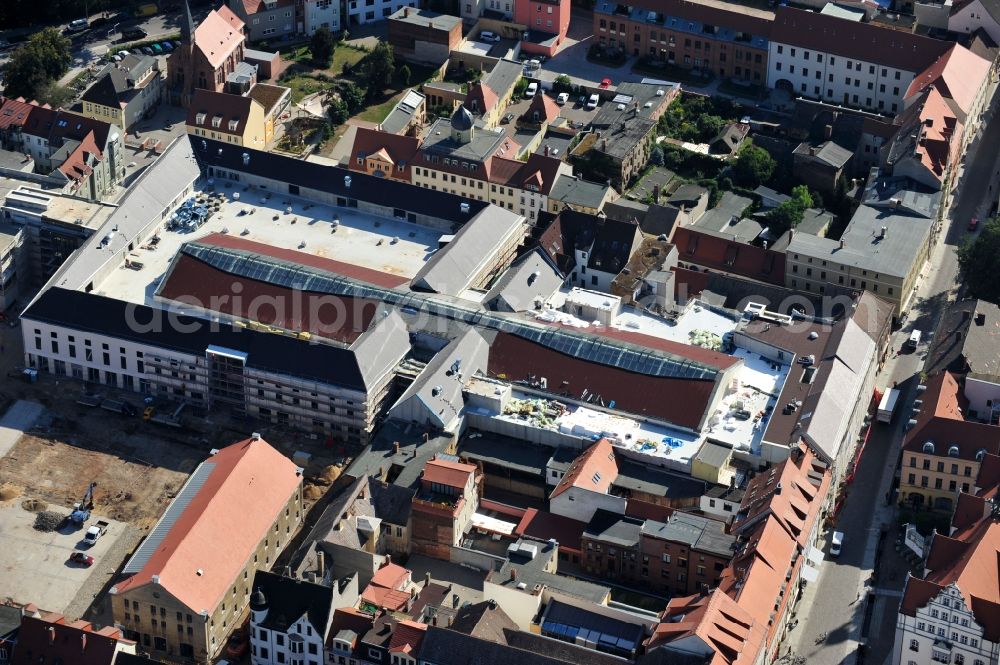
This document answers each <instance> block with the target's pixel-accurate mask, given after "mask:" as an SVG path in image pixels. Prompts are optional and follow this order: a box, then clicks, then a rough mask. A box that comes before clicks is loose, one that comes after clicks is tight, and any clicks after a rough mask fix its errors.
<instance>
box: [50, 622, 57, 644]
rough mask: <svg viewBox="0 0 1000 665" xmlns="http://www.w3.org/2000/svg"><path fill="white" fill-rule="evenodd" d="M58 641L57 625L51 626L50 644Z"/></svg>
mask: <svg viewBox="0 0 1000 665" xmlns="http://www.w3.org/2000/svg"><path fill="white" fill-rule="evenodd" d="M55 643H56V627H55V626H49V644H55Z"/></svg>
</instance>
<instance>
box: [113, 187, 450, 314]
mask: <svg viewBox="0 0 1000 665" xmlns="http://www.w3.org/2000/svg"><path fill="white" fill-rule="evenodd" d="M218 191H219V192H222V193H225V194H226V197H227V200H226V201H224V202H222V203H221V205H220V209H219V211H218V212H217V213H215V214H214V215H213V216H212V218H211V219H210V220H208V221H207V222H206V223H205V224H203V225H202V226H201V227H199V228H198V229H197V230H194V231H168V230H166V223H164V226H163V227H162V228H161V230H159V231H158V235H159V238H160V241H159V243H157V245H156V246H155V247H153V246H151V245H148V244H147V245H143V246H141V247H136V248H135V250H134V251H132V252H131V253H130V254H129V260H130V261H132V262H138V263H141V264H142V268H141V269H140V270H131V269H128V268H126V267H125V266H124V264H123V265H122V266H120V267H119V269H118V270H115V271H114V272H112V273H111V274H110V275H109V276H108V277H107V278H106V279H105V280H104V281H103V282H101V283H100V284H99V285H97V289H96V292H97V293H100V294H102V295H107V296H111V297H114V298H119V299H122V300H126V301H129V302H135V303H145V304H152V302H153V293H154V292H155V291H156V288H157V286H158V285H159V283H160V280H161V279H162V277H163V275H164V273H165V272H166V270H167V268H168V266H169V265H170V262H171V260H172V259H173V257H174V255H175V254H177V252H178V250H179V249H180V247H181V245H182V244H183V243H186V242H190V241H193V240H198V239H199V238H202V237H204V236H206V235H209V234H212V233H222V232H226V233H229V234H230V235H234V236H239V237H241V238H244V239H246V240H251V241H254V242H259V243H263V244H265V245H270V246H272V247H278V248H282V249H289V250H295V251H299V252H303V253H306V254H312V255H314V256H319V257H324V258H329V259H335V260H337V261H343V262H344V263H351V264H354V265H357V266H362V267H365V268H370V269H372V270H379V271H382V272H385V273H389V274H392V275H397V276H400V277H403V278H405V279H410V278H412V277H413V276H414V275H415V274H416V273H417V271H418V270H420V268H421V267H423V265H424V263H425V262H426V261H427V260H428V259H429V258H430V256H431V255H432V253H433V252H434V251H435V250H436V249H437V241H438V238H439V237H440V235H441V232H440V231H439V230H434V229H430V228H427V227H424V226H419V225H417V224H410V223H408V222H404V221H400V220H397V219H390V218H386V217H378V216H375V215H371V214H369V213H365V212H361V211H359V210H358V209H356V208H335V207H333V206H327V205H319V204H317V203H315V202H312V201H310V200H307V199H303V198H299V197H294V196H287V195H272V196H271V197H270V198H265V196H266V192H260V191H244V190H243V189H242V188H233V189H225V188H220V189H219V190H218ZM199 194H202V195H204V196H208V197H211V196H212V195H213V192H212V191H210V190H209V189H208V188H207V187H203V186H201V183H200V182H199V183H198V186H196V188H195V195H196V196H197V195H199ZM236 194H239V199H238V200H237V199H235V198H234V197H235V195H236ZM209 200H215V199H212V198H210V199H209ZM288 208H291V212H288ZM248 210H254V212H252V213H250V214H247V212H246V211H248ZM335 217H336V218H338V219H339V220H340V221H339V224H338V226H337V228H336V231H335V232H334V230H333V229H334V226H333V223H332V220H333V219H334V218H335ZM166 221H167V220H165V222H166ZM245 231H246V233H244V232H245Z"/></svg>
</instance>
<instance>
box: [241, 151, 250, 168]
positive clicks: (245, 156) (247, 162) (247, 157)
mask: <svg viewBox="0 0 1000 665" xmlns="http://www.w3.org/2000/svg"><path fill="white" fill-rule="evenodd" d="M249 165H250V153H249V152H245V153H243V166H249Z"/></svg>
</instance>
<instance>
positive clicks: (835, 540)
mask: <svg viewBox="0 0 1000 665" xmlns="http://www.w3.org/2000/svg"><path fill="white" fill-rule="evenodd" d="M843 548H844V534H843V532H841V531H834V532H833V537H832V538H831V539H830V556H834V557H836V556H840V552H841V550H842V549H843Z"/></svg>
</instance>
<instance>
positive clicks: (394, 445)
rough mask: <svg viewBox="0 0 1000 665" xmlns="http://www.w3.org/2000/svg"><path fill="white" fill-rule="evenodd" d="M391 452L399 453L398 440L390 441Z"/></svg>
mask: <svg viewBox="0 0 1000 665" xmlns="http://www.w3.org/2000/svg"><path fill="white" fill-rule="evenodd" d="M392 452H393V454H395V455H398V454H399V441H393V442H392Z"/></svg>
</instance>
